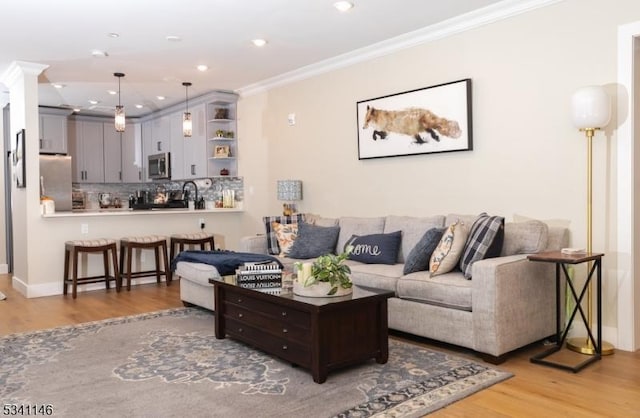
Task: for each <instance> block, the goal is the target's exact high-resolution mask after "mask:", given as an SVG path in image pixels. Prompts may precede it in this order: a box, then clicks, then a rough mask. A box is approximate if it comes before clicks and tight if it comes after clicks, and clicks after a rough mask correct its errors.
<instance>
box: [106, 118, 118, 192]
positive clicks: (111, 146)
mask: <svg viewBox="0 0 640 418" xmlns="http://www.w3.org/2000/svg"><path fill="white" fill-rule="evenodd" d="M102 131H103V149H104V182H105V183H120V182H121V181H122V142H121V135H120V132H117V131H116V128H115V126H114V124H113V122H109V123H107V122H105V123H103V124H102Z"/></svg>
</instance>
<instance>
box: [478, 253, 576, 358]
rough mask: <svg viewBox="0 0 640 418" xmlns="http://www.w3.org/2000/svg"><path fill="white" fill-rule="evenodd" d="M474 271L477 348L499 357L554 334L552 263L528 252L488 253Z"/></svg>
mask: <svg viewBox="0 0 640 418" xmlns="http://www.w3.org/2000/svg"><path fill="white" fill-rule="evenodd" d="M472 275H473V276H472V282H473V283H472V289H473V300H472V314H473V338H474V343H473V344H474V349H475V350H476V351H479V352H481V353H487V354H490V355H492V356H496V357H497V356H500V355H502V354H505V353H508V352H509V351H512V350H514V349H516V348H519V347H522V346H524V345H527V344H531V343H533V342H535V341H538V340H541V339H543V338H546V337H548V336H550V335H554V334H555V331H556V327H555V324H556V317H555V312H556V308H555V307H556V296H555V267H554V265H553V264H552V263H541V262H533V261H529V260H527V255H526V254H519V255H512V256H506V257H497V258H490V259H486V260H481V261H477V262H475V263H474V264H473V267H472ZM561 284H562V287H563V288H564V283H561ZM563 291H564V290H563V289H561V292H563ZM563 294H564V293H561V295H563ZM561 301H562V302H563V305H564V298H562V297H561ZM561 312H564V309H561Z"/></svg>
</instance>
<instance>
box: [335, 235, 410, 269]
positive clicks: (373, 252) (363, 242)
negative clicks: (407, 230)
mask: <svg viewBox="0 0 640 418" xmlns="http://www.w3.org/2000/svg"><path fill="white" fill-rule="evenodd" d="M401 240H402V231H396V232H391V233H390V234H371V235H362V236H357V235H353V236H351V238H350V239H349V240H348V241H347V243H346V244H345V246H344V247H345V250H346V249H347V247H348V246H350V245H352V246H353V251H352V252H351V254H349V260H354V261H359V262H361V263H365V264H396V262H397V261H398V251H399V250H400V241H401Z"/></svg>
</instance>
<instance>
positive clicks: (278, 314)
mask: <svg viewBox="0 0 640 418" xmlns="http://www.w3.org/2000/svg"><path fill="white" fill-rule="evenodd" d="M225 302H228V303H229V305H227V306H229V307H230V306H231V304H233V305H236V306H241V307H243V308H244V309H246V310H248V311H254V312H260V313H262V314H265V315H268V316H271V317H273V318H274V319H275V320H277V321H279V322H280V321H282V322H286V323H290V324H296V325H297V326H299V327H301V328H306V329H309V328H310V327H311V315H310V314H309V313H308V312H304V311H299V310H297V309H293V308H290V307H288V306H282V305H276V304H275V303H269V302H266V301H264V300H260V299H257V298H253V297H251V296H248V295H246V294H242V293H239V292H234V291H233V290H227V295H226V298H225Z"/></svg>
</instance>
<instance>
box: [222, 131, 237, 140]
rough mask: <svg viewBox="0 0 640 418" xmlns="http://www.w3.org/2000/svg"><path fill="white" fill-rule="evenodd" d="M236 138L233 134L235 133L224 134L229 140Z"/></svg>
mask: <svg viewBox="0 0 640 418" xmlns="http://www.w3.org/2000/svg"><path fill="white" fill-rule="evenodd" d="M234 136H235V134H234V133H233V131H227V132H225V134H224V137H225V138H228V139H233V137H234Z"/></svg>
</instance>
